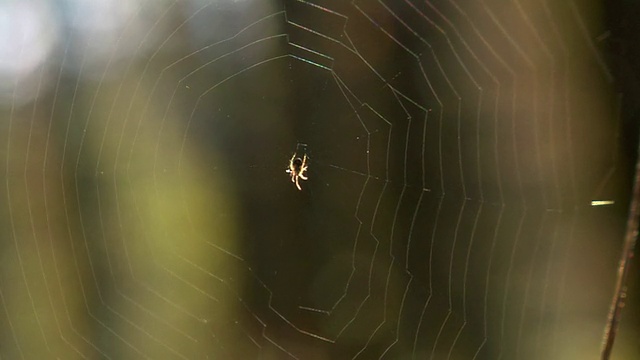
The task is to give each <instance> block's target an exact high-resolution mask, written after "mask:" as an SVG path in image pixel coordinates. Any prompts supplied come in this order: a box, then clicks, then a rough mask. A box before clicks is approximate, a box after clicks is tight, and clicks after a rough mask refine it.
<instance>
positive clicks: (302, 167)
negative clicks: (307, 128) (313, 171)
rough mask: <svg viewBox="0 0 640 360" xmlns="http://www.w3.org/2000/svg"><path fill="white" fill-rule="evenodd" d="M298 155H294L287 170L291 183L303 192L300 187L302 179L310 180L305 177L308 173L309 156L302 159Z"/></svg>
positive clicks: (305, 155)
mask: <svg viewBox="0 0 640 360" xmlns="http://www.w3.org/2000/svg"><path fill="white" fill-rule="evenodd" d="M297 155H298V154H293V156H292V157H291V160H289V168H288V169H287V170H286V172H287V174H289V175H290V176H291V182H292V183H294V184H296V187H297V188H298V190H302V187H300V179H302V180H309V178H308V177H307V176H306V175H305V173H306V172H307V168H309V165H307V154H304V156H303V157H302V159H301V158H299V157H297Z"/></svg>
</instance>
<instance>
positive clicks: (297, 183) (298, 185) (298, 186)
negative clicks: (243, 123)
mask: <svg viewBox="0 0 640 360" xmlns="http://www.w3.org/2000/svg"><path fill="white" fill-rule="evenodd" d="M296 187H297V188H298V190H302V188H301V187H300V183H299V182H298V178H297V177H296Z"/></svg>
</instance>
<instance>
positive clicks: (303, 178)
mask: <svg viewBox="0 0 640 360" xmlns="http://www.w3.org/2000/svg"><path fill="white" fill-rule="evenodd" d="M298 177H299V178H300V179H302V180H309V178H308V177H307V176H306V175H303V174H302V173H300V174H298Z"/></svg>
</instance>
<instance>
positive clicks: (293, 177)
mask: <svg viewBox="0 0 640 360" xmlns="http://www.w3.org/2000/svg"><path fill="white" fill-rule="evenodd" d="M291 174H293V173H291ZM291 182H292V183H295V182H296V177H295V176H294V175H291Z"/></svg>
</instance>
